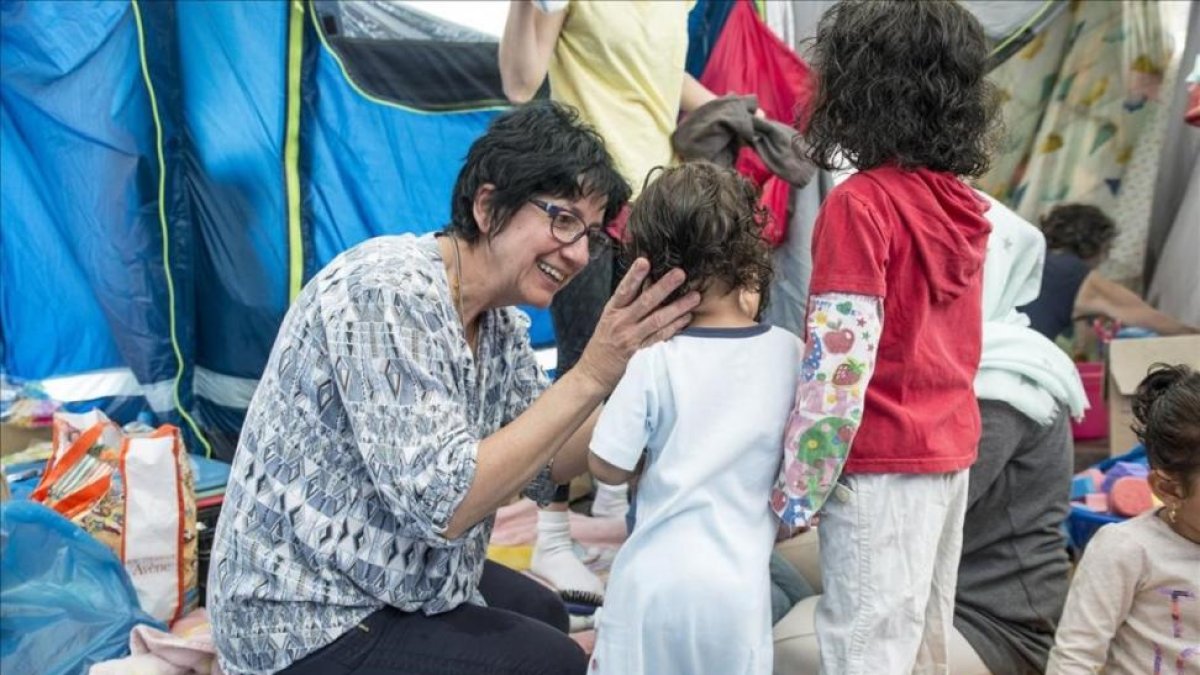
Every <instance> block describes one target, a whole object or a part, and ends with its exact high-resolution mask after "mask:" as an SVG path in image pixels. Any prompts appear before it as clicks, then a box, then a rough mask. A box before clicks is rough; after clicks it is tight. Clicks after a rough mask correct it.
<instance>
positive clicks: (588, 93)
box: [549, 0, 695, 196]
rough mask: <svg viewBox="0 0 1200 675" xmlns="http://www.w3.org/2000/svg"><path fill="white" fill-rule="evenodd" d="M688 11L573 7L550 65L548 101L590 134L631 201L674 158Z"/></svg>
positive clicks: (593, 4) (611, 0)
mask: <svg viewBox="0 0 1200 675" xmlns="http://www.w3.org/2000/svg"><path fill="white" fill-rule="evenodd" d="M693 4H695V2H694V0H624V1H618V0H572V2H571V4H570V5H568V6H567V9H566V11H567V17H566V20H565V22H564V24H563V28H562V32H561V33H560V34H559V36H558V43H557V44H556V45H555V48H554V56H553V57H552V58H551V59H550V69H549V75H550V97H551V98H552V99H554V100H556V101H561V102H563V103H567V104H570V105H573V106H575V107H576V108H578V109H579V112H580V114H582V115H583V119H584V120H585V121H587V122H588V123H589V124H591V125H592V126H593V127H595V128H596V131H598V132H599V133H600V135H601V136H602V137H603V138H604V142H605V144H606V145H607V146H608V151H609V152H610V153H611V154H612V156H613V158H614V159H615V160H616V162H617V168H618V169H619V170H620V171H621V175H623V176H624V177H625V180H626V181H628V182H629V185H630V187H632V188H633V193H634V195H635V196H636V195H637V194H638V193H639V192H641V190H642V183H643V182H644V181H645V179H646V174H647V173H648V172H649V171H650V170H651V169H653V168H654V167H656V166H659V165H663V166H665V165H667V164H670V163H671V161H672V159H673V157H674V152H673V151H672V150H671V132H673V131H674V130H675V121H676V118H677V117H678V116H679V95H680V92H681V90H682V89H683V72H684V71H683V68H684V64H685V62H686V60H687V47H688V32H687V15H688V12H689V11H690V10H691V8H692V5H693Z"/></svg>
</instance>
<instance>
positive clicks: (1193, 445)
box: [1133, 363, 1200, 488]
mask: <svg viewBox="0 0 1200 675" xmlns="http://www.w3.org/2000/svg"><path fill="white" fill-rule="evenodd" d="M1133 419H1134V424H1133V431H1134V433H1136V434H1137V437H1138V440H1139V441H1141V443H1142V445H1144V446H1145V447H1146V459H1147V460H1149V462H1150V467H1151V468H1153V469H1159V470H1161V471H1165V472H1167V473H1169V474H1172V475H1173V476H1175V477H1177V478H1179V479H1180V480H1181V482H1183V484H1184V486H1185V488H1186V486H1188V485H1189V484H1190V481H1191V478H1192V476H1194V475H1196V473H1197V472H1198V471H1200V373H1197V372H1196V371H1194V370H1192V369H1191V368H1189V367H1187V366H1184V365H1177V366H1173V365H1169V364H1166V363H1156V364H1154V365H1152V366H1150V372H1149V374H1147V375H1146V378H1145V379H1144V380H1142V381H1141V383H1140V384H1138V387H1137V391H1136V392H1134V395H1133Z"/></svg>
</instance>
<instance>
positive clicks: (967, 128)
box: [798, 0, 998, 177]
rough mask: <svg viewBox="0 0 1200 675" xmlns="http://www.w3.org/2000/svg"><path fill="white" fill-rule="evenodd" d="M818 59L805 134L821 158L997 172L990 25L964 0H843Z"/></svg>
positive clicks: (823, 26) (820, 31)
mask: <svg viewBox="0 0 1200 675" xmlns="http://www.w3.org/2000/svg"><path fill="white" fill-rule="evenodd" d="M812 64H813V67H814V69H815V73H816V79H817V93H816V98H815V102H814V104H813V110H812V116H811V118H810V119H809V121H808V126H807V129H806V131H805V138H806V139H807V141H808V142H809V144H810V146H811V149H810V155H811V157H812V158H813V160H814V161H815V162H816V163H817V164H819V165H821V166H822V167H824V168H826V169H837V168H841V167H840V166H839V165H838V163H837V160H838V158H839V155H840V156H841V157H844V158H845V159H846V160H847V161H849V163H850V164H851V165H853V166H854V167H855V168H857V169H859V170H866V169H871V168H874V167H877V166H881V165H884V164H897V165H899V166H900V167H902V168H905V169H916V168H922V167H923V168H927V169H931V170H934V171H948V172H950V173H953V174H956V175H959V176H972V177H976V176H980V175H982V174H983V173H984V172H985V171H986V170H987V168H988V163H989V161H990V158H989V152H990V150H991V147H992V145H993V142H994V140H995V132H996V129H997V126H996V125H997V117H996V111H997V109H998V106H997V103H998V98H997V96H996V93H995V89H994V88H993V87H992V86H991V84H989V83H988V81H987V80H986V79H985V77H984V76H985V75H986V73H987V64H988V45H987V40H986V39H985V38H984V34H983V29H982V28H981V27H980V25H979V22H978V21H976V20H975V17H973V16H972V15H971V14H970V13H969V12H968V11H967V10H965V9H963V8H962V7H960V6H959V4H958V3H957V2H954V1H953V0H923V1H921V2H915V1H913V0H842V2H839V3H838V4H836V5H834V6H833V7H831V8H830V9H829V10H828V11H827V12H825V14H824V15H823V16H822V17H821V21H820V23H819V24H818V26H817V36H816V41H815V42H814V44H813V47H812ZM800 123H801V122H799V121H798V124H800Z"/></svg>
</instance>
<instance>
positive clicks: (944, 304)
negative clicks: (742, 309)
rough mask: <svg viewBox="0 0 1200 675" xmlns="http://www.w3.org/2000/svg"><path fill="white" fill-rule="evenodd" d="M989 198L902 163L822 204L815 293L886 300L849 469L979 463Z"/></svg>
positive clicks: (869, 174) (934, 468) (908, 469)
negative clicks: (978, 376)
mask: <svg viewBox="0 0 1200 675" xmlns="http://www.w3.org/2000/svg"><path fill="white" fill-rule="evenodd" d="M987 208H988V205H987V202H985V201H983V200H982V199H980V198H979V197H978V196H977V195H976V194H975V193H974V192H973V191H972V190H971V189H970V188H969V187H967V186H966V185H965V184H964V183H963V182H962V181H960V180H958V179H957V178H955V177H954V176H952V175H950V174H945V173H936V172H933V171H927V170H923V169H922V170H917V171H904V170H901V169H899V168H895V167H883V168H877V169H872V170H869V171H865V172H862V173H858V174H855V175H854V176H851V177H850V178H848V179H847V180H846V182H845V183H843V184H841V185H840V186H838V187H837V188H835V189H834V190H833V192H831V193H830V194H829V197H828V198H827V199H826V200H825V203H824V204H823V205H822V207H821V212H820V214H819V215H818V216H817V223H816V229H815V231H814V233H813V246H812V251H813V275H812V281H811V284H810V286H809V293H810V294H812V295H814V296H815V295H820V294H822V293H830V292H838V291H841V292H845V293H860V294H863V295H872V296H878V297H882V298H883V299H884V300H883V335H882V338H881V339H880V342H879V347H878V356H877V361H876V364H875V373H874V375H873V376H872V377H871V381H870V383H869V384H868V385H867V395H866V402H865V406H864V411H863V420H862V425H861V427H860V429H859V432H858V434H857V436H856V437H855V439H854V445H853V447H852V448H851V451H850V458H849V460H848V461H847V463H846V471H848V472H850V473H943V472H948V471H959V470H962V469H966V468H968V467H970V466H971V464H972V463H973V462H974V461H975V455H976V450H977V446H978V444H979V433H980V423H979V408H978V406H977V405H976V403H975V391H974V386H973V385H974V380H975V372H976V371H977V370H978V368H979V352H980V344H981V340H982V332H983V316H982V307H981V294H982V289H983V275H982V270H983V258H984V252H985V249H986V246H987V238H988V234H989V233H990V232H991V224H990V223H989V222H988V221H987V219H986V218H984V216H983V214H984V212H985V211H986V210H987Z"/></svg>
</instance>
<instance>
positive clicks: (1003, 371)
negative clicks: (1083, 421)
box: [975, 192, 1088, 426]
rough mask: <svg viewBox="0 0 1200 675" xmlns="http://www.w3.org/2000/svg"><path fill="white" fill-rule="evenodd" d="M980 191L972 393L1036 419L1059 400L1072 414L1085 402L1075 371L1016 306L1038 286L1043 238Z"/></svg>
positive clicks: (1048, 414)
mask: <svg viewBox="0 0 1200 675" xmlns="http://www.w3.org/2000/svg"><path fill="white" fill-rule="evenodd" d="M979 194H980V195H981V196H983V197H984V198H986V199H987V200H988V201H989V202H990V203H991V205H992V208H991V209H989V210H988V213H987V218H988V220H990V221H991V223H992V234H991V236H990V237H989V238H988V251H987V258H986V260H985V262H984V265H983V351H982V354H981V357H980V359H979V374H978V375H976V377H975V395H976V396H977V397H978V398H981V399H986V400H992V401H1003V402H1005V403H1008V404H1009V405H1011V406H1012V407H1014V408H1016V409H1017V410H1018V411H1020V412H1021V414H1023V415H1025V416H1026V417H1028V418H1030V419H1032V420H1034V421H1035V422H1037V423H1038V424H1041V425H1043V426H1044V425H1047V424H1050V422H1052V421H1053V420H1054V417H1055V414H1056V412H1057V410H1058V407H1059V405H1064V406H1066V407H1067V409H1068V410H1069V411H1070V413H1071V416H1072V417H1075V418H1078V417H1080V416H1082V415H1083V411H1084V410H1086V409H1087V408H1088V402H1087V395H1086V394H1085V393H1084V391H1083V382H1081V381H1080V379H1079V370H1078V369H1077V368H1076V367H1075V364H1074V363H1073V362H1072V361H1071V358H1070V357H1069V356H1067V354H1066V353H1065V352H1063V350H1062V349H1059V347H1058V345H1056V344H1054V343H1053V342H1051V341H1050V340H1049V339H1047V338H1046V337H1044V336H1043V335H1041V334H1040V333H1038V332H1037V331H1035V330H1033V329H1032V328H1030V327H1029V317H1027V316H1025V315H1024V314H1022V313H1020V312H1018V311H1017V309H1016V308H1017V307H1020V306H1022V305H1025V304H1026V303H1028V302H1030V301H1031V300H1033V299H1034V298H1036V297H1037V295H1038V292H1039V291H1040V289H1041V283H1042V267H1043V265H1044V262H1045V257H1046V240H1045V238H1044V237H1043V236H1042V233H1041V231H1040V230H1039V229H1038V228H1036V227H1034V226H1033V225H1032V224H1030V223H1029V222H1028V221H1026V220H1025V219H1024V218H1022V217H1021V216H1019V215H1017V214H1016V213H1014V212H1013V211H1012V210H1011V209H1009V208H1008V207H1006V206H1004V205H1003V204H1001V203H1000V202H998V201H996V200H995V199H992V198H991V197H990V196H988V195H986V194H984V193H982V192H980V193H979Z"/></svg>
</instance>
